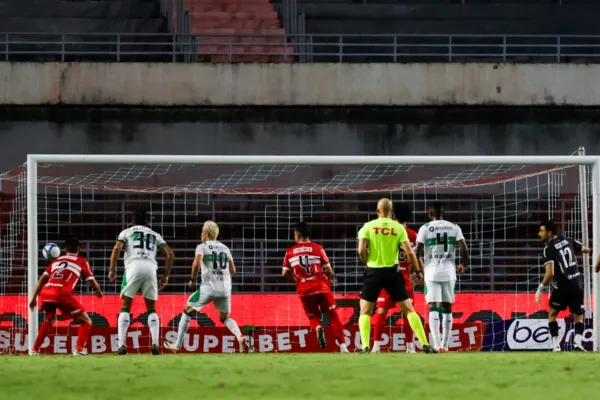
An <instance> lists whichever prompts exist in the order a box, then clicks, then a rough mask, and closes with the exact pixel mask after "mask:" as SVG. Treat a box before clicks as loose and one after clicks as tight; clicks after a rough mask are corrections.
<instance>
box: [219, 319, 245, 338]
mask: <svg viewBox="0 0 600 400" xmlns="http://www.w3.org/2000/svg"><path fill="white" fill-rule="evenodd" d="M223 324H224V325H225V326H226V327H227V329H229V330H230V331H231V333H233V334H234V335H235V337H236V338H238V339H239V338H241V337H242V332H241V331H240V328H239V327H238V324H237V322H235V320H233V319H231V318H227V319H226V320H225V321H223Z"/></svg>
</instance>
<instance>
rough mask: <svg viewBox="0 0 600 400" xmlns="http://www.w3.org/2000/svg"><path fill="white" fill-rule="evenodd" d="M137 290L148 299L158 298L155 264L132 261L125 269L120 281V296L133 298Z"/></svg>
mask: <svg viewBox="0 0 600 400" xmlns="http://www.w3.org/2000/svg"><path fill="white" fill-rule="evenodd" d="M138 292H142V297H144V298H145V299H148V300H156V299H158V280H157V278H156V266H155V265H153V264H149V263H132V264H131V265H129V266H128V267H127V268H126V269H125V273H124V274H123V282H122V283H121V297H123V296H126V297H129V298H132V299H133V298H134V297H135V295H136V294H137V293H138Z"/></svg>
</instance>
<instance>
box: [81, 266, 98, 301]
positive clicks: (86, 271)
mask: <svg viewBox="0 0 600 400" xmlns="http://www.w3.org/2000/svg"><path fill="white" fill-rule="evenodd" d="M81 272H82V274H83V277H84V278H85V280H86V281H87V282H88V283H89V284H90V285H91V286H92V288H94V291H95V292H96V296H98V297H102V288H101V287H100V285H99V284H98V282H97V281H96V278H95V277H94V274H93V273H92V268H91V267H90V264H89V263H88V262H87V261H85V262H84V263H83V264H82V265H81Z"/></svg>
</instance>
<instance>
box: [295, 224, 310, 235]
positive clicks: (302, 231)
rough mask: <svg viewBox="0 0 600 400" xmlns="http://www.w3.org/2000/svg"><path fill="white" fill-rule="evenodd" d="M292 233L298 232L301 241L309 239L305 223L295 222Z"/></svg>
mask: <svg viewBox="0 0 600 400" xmlns="http://www.w3.org/2000/svg"><path fill="white" fill-rule="evenodd" d="M294 231H295V232H298V235H300V237H302V238H303V239H307V238H309V237H310V232H309V229H308V224H307V223H306V222H302V221H300V222H297V223H296V225H295V226H294Z"/></svg>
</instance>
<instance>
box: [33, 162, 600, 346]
mask: <svg viewBox="0 0 600 400" xmlns="http://www.w3.org/2000/svg"><path fill="white" fill-rule="evenodd" d="M40 164H52V165H61V166H62V165H69V164H78V165H85V164H119V165H127V166H133V165H136V164H142V165H149V164H151V165H184V166H185V165H191V166H196V167H199V166H221V165H230V166H231V165H256V166H262V165H273V166H277V165H279V166H284V165H285V166H289V165H294V166H355V165H360V166H386V165H389V166H403V165H407V166H415V165H416V166H502V165H506V166H524V165H527V166H542V165H545V166H556V167H564V166H587V167H588V168H591V182H592V188H591V192H592V193H591V199H592V218H593V220H592V222H593V232H592V240H593V243H590V247H592V249H593V258H592V265H593V263H595V261H596V260H597V259H598V257H599V256H600V225H599V219H600V208H599V207H600V157H597V156H577V157H574V156H204V155H83V154H63V155H61V154H52V155H50V154H31V155H28V156H27V168H26V179H27V186H26V193H27V292H28V295H29V297H30V296H31V294H32V293H33V292H34V288H35V284H36V282H37V279H38V268H39V260H38V257H39V254H40V253H39V240H40V237H39V235H38V220H37V218H38V208H39V204H38V172H39V170H38V167H39V165H40ZM583 174H585V173H583ZM581 179H584V177H582V178H581ZM581 202H582V203H581V205H580V207H581V210H582V217H581V219H582V223H584V224H586V225H587V223H588V221H587V207H588V205H587V194H586V193H583V194H582V195H581ZM583 214H585V216H583ZM584 239H585V236H584ZM584 266H586V271H585V272H586V273H587V274H589V270H590V269H591V266H589V264H588V263H587V262H586V263H584ZM589 276H590V275H588V279H589ZM536 279H537V278H536ZM591 280H592V283H591V287H593V290H594V293H592V294H591V295H592V296H593V311H594V313H593V326H594V337H593V349H594V351H598V350H599V343H600V337H599V334H600V329H598V327H600V291H599V286H598V285H599V279H598V274H593V275H592V279H591ZM531 295H532V296H533V293H531ZM38 322H39V321H38V312H37V310H29V319H28V330H29V335H28V343H29V349H31V348H32V347H33V343H34V340H35V337H36V334H37V328H38Z"/></svg>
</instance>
